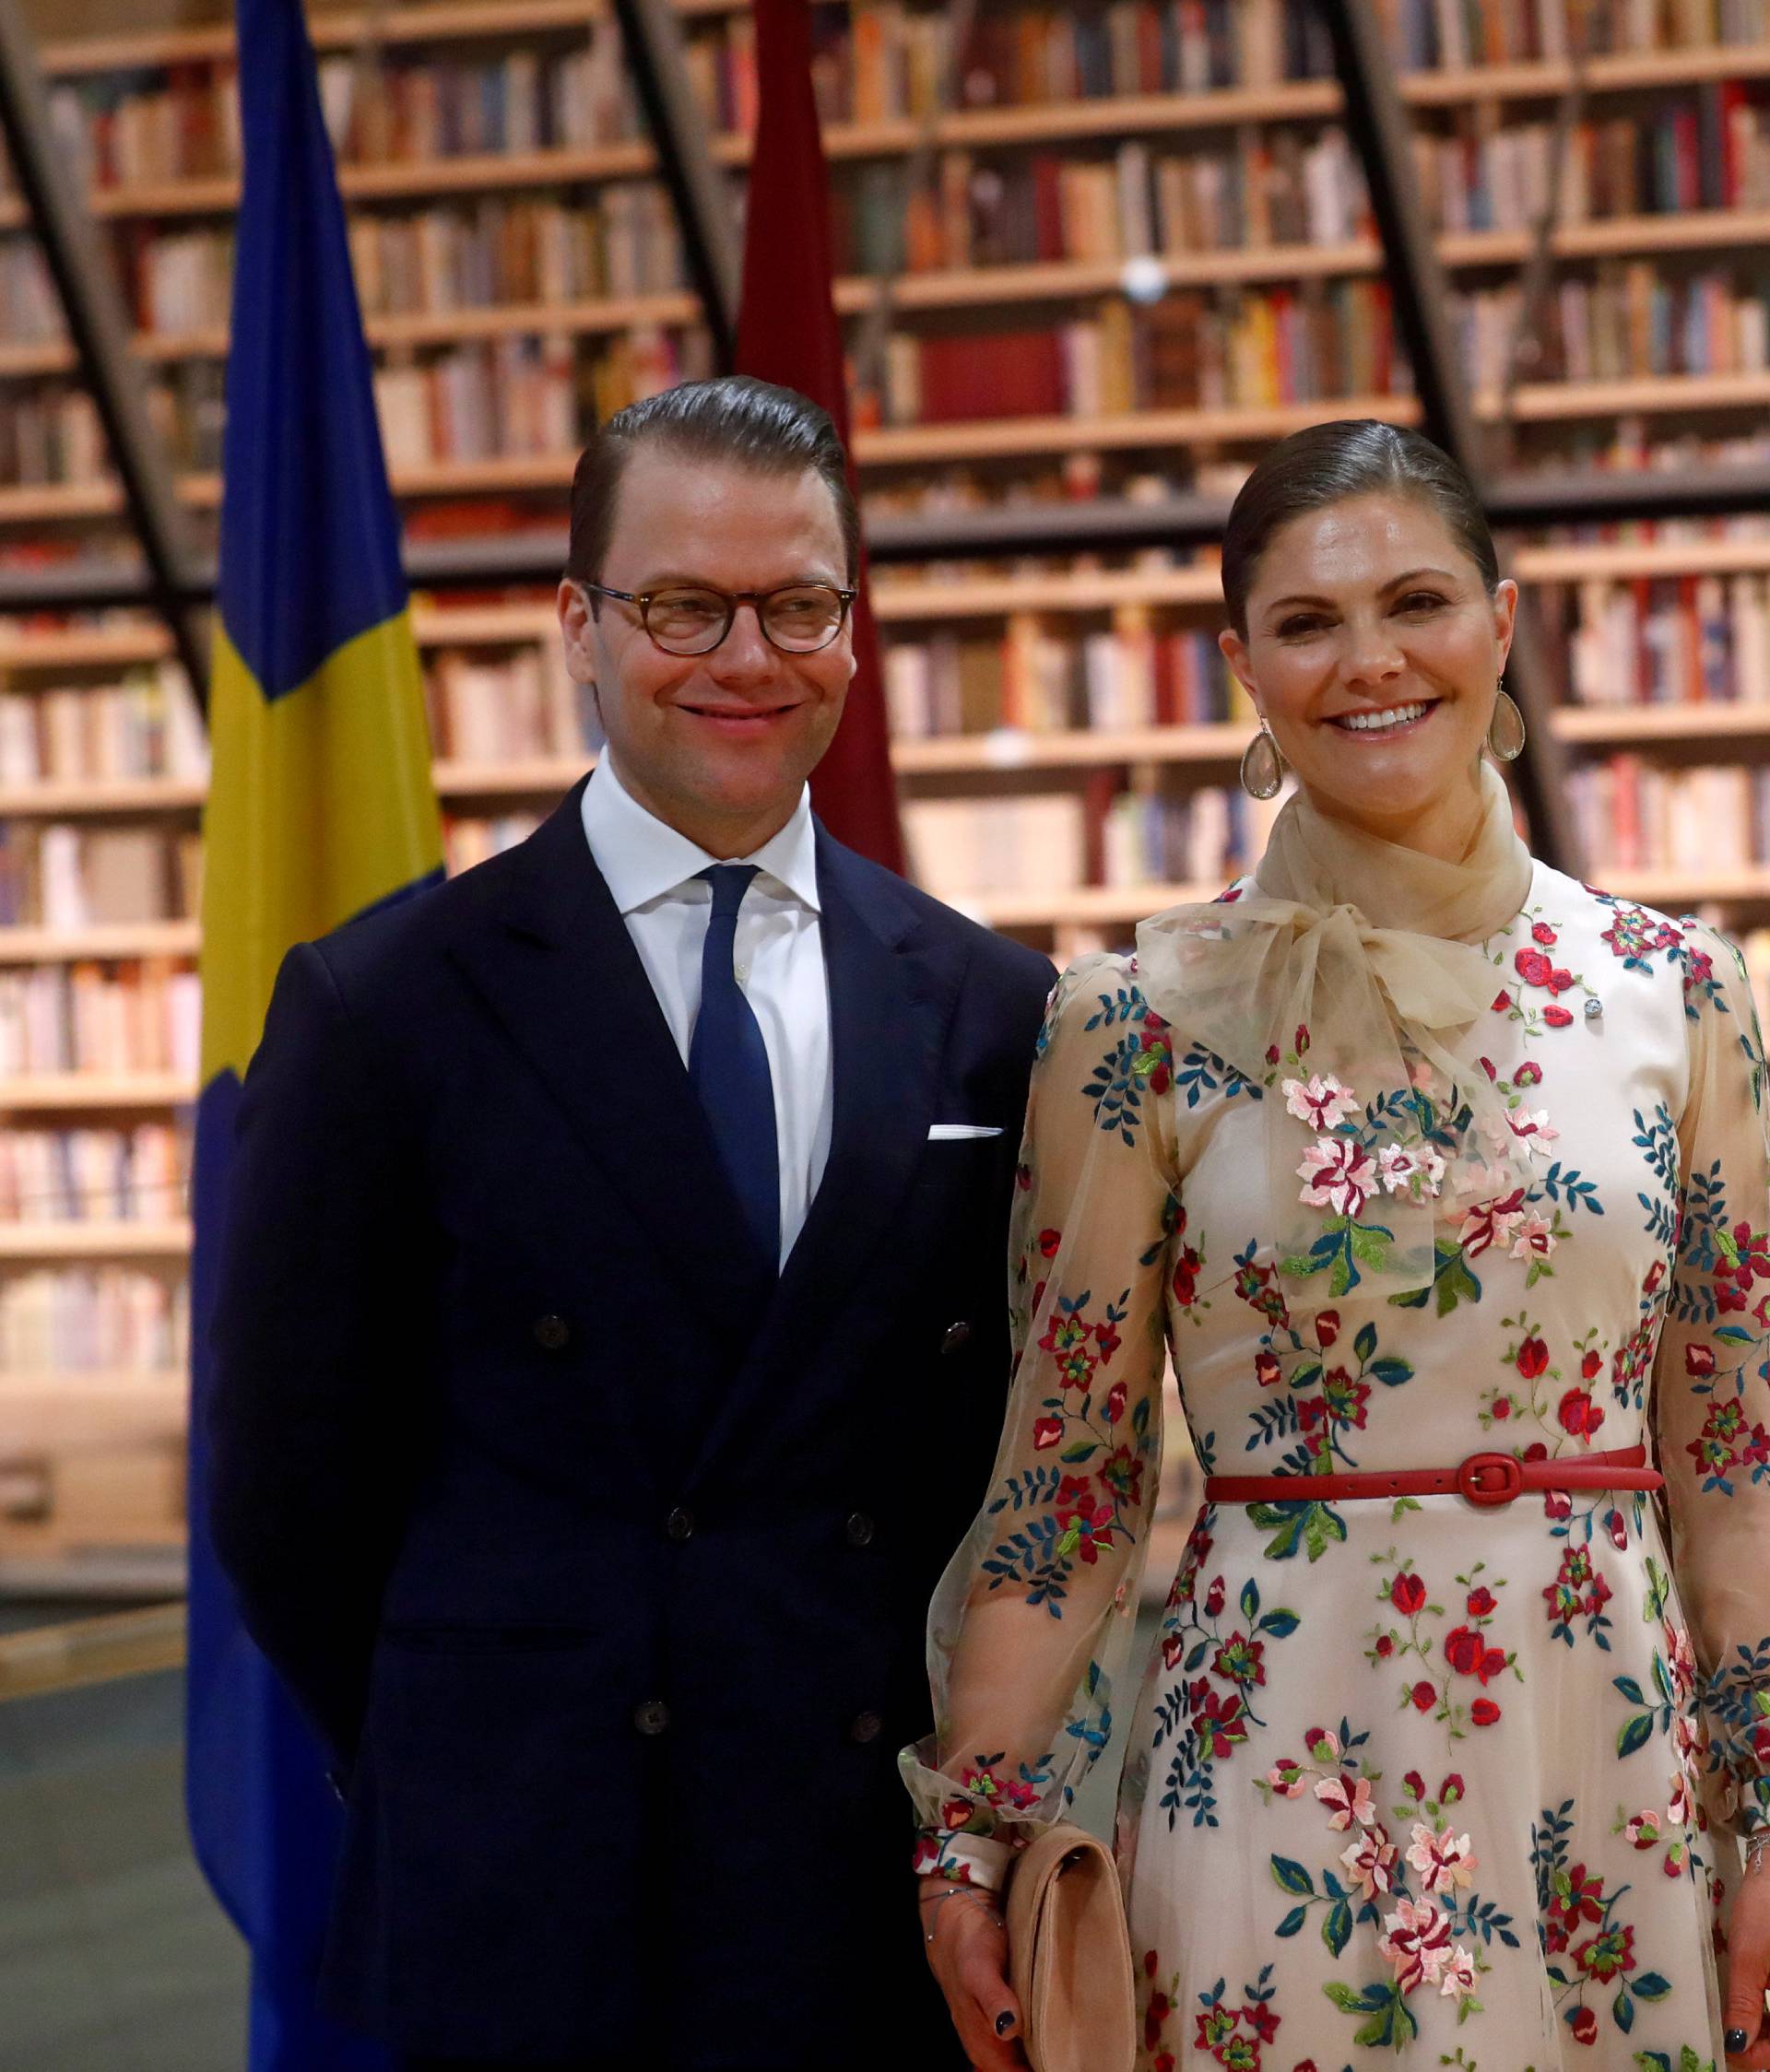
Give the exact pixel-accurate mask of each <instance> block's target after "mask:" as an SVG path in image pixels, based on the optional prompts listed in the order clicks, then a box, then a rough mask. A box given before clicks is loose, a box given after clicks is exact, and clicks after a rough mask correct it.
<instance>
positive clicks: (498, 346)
mask: <svg viewBox="0 0 1770 2072" xmlns="http://www.w3.org/2000/svg"><path fill="white" fill-rule="evenodd" d="M658 349H659V351H660V353H667V352H668V351H669V347H668V343H667V340H666V339H665V338H664V336H662V335H659V336H658ZM671 357H674V356H673V355H672V356H671ZM374 383H375V406H376V409H377V411H378V413H379V415H380V418H381V435H382V443H383V446H384V450H385V453H386V455H387V465H389V466H390V467H406V466H413V465H423V464H424V463H426V462H429V461H435V460H457V461H477V460H490V459H491V458H493V457H495V456H497V455H501V454H515V453H574V452H575V451H576V450H577V449H578V447H580V446H581V445H582V444H583V443H584V437H585V435H586V434H587V433H588V430H589V429H590V428H589V426H588V425H587V424H585V423H584V414H583V400H582V397H581V395H580V393H579V367H578V355H577V350H576V342H575V341H574V340H573V339H572V338H570V337H563V336H560V335H559V334H557V333H555V334H553V335H551V336H547V337H543V338H516V337H505V338H485V339H476V340H475V341H473V342H472V343H471V344H468V345H462V346H454V347H450V349H449V350H448V351H446V352H444V353H441V354H439V355H438V356H437V357H436V358H435V359H431V360H428V361H426V362H425V363H424V364H423V365H421V366H404V367H399V366H385V365H384V366H381V367H378V368H377V369H376V370H375V376H374Z"/></svg>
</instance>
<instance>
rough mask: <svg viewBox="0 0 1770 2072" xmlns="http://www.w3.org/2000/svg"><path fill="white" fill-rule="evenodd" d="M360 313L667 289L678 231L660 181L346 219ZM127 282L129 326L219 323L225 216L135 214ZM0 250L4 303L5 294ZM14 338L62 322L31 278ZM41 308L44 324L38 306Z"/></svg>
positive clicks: (184, 328) (224, 300) (54, 331)
mask: <svg viewBox="0 0 1770 2072" xmlns="http://www.w3.org/2000/svg"><path fill="white" fill-rule="evenodd" d="M349 234H350V255H351V261H352V265H353V268H354V271H355V274H356V280H357V293H358V297H359V299H360V302H361V304H362V310H363V313H364V315H365V316H368V317H377V316H407V315H418V314H428V315H443V314H446V313H447V312H451V311H454V310H479V309H492V308H497V307H500V306H501V305H504V304H509V303H535V302H540V303H566V302H579V301H589V300H596V299H598V298H602V297H611V296H630V295H652V294H667V293H669V292H671V291H672V290H674V289H676V288H679V287H680V286H681V285H682V282H683V279H684V275H683V271H682V261H681V240H680V238H679V236H678V231H677V226H676V218H675V215H674V212H673V211H672V209H671V207H670V204H669V197H668V195H667V194H666V193H665V191H664V190H663V189H662V188H661V187H658V186H656V185H655V184H653V183H652V182H646V181H620V182H610V183H609V184H608V185H607V186H605V187H602V188H599V189H598V190H596V194H595V196H594V197H592V198H588V199H586V200H585V201H584V202H583V203H582V204H578V203H573V204H571V205H568V204H566V203H563V202H559V201H552V200H546V199H537V198H529V197H524V196H517V197H510V196H505V195H501V194H494V195H487V196H480V197H478V198H476V199H472V200H465V201H459V202H454V203H450V204H446V205H445V204H439V205H438V206H435V207H433V208H428V209H421V210H418V211H414V212H412V213H408V214H402V215H398V216H388V215H361V214H359V215H357V216H355V217H353V218H351V221H350V232H349ZM117 249H118V251H119V253H120V255H121V263H122V265H123V271H124V288H125V292H126V294H127V297H128V300H129V303H130V307H131V309H132V311H133V312H134V315H135V319H136V324H138V326H139V327H140V328H141V329H142V330H144V331H150V332H159V333H162V334H166V335H171V336H177V335H180V334H182V333H185V332H191V331H202V330H215V329H219V328H222V327H224V326H225V325H226V324H227V323H228V321H229V316H230V297H231V294H232V286H233V231H232V229H231V228H230V227H218V228H214V229H196V230H183V229H178V230H174V229H171V228H160V227H158V226H155V225H152V224H149V223H146V222H144V223H141V224H139V225H131V226H130V227H129V234H127V235H126V236H123V237H120V238H119V239H118V240H117ZM8 287H9V281H8V276H7V273H6V269H5V266H4V265H3V264H0V317H4V315H5V312H6V310H7V308H8V304H7V301H6V296H7V294H8ZM17 301H18V316H17V324H18V328H17V329H16V330H11V331H10V332H9V335H11V336H17V337H18V338H19V339H21V340H23V339H27V338H44V337H54V336H59V335H60V324H59V317H58V314H57V312H56V310H55V308H54V306H53V302H52V304H50V305H49V306H48V307H47V309H46V310H45V309H44V308H43V307H42V306H41V303H40V301H39V300H38V299H37V298H36V295H35V286H34V283H33V282H30V281H29V280H23V281H21V282H20V283H19V288H18V298H17ZM44 316H46V318H47V322H46V324H45V325H44V326H43V327H41V328H39V327H38V320H39V319H40V318H41V317H44Z"/></svg>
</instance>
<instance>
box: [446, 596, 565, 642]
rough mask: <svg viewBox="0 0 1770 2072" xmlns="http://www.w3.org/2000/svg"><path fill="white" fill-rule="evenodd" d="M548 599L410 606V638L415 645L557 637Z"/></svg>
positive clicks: (554, 615) (556, 621) (557, 626)
mask: <svg viewBox="0 0 1770 2072" xmlns="http://www.w3.org/2000/svg"><path fill="white" fill-rule="evenodd" d="M559 630H560V620H559V615H558V613H557V612H556V611H555V610H554V608H553V603H552V600H551V598H549V599H548V600H547V602H545V603H541V602H538V601H537V602H536V603H534V604H523V605H471V606H460V607H459V608H457V609H454V610H452V609H451V608H450V607H449V606H446V605H427V604H423V603H419V602H415V603H414V604H413V606H412V637H413V639H414V640H416V641H417V642H418V644H419V647H500V646H502V645H503V644H504V643H505V642H512V641H548V640H555V639H557V638H558V637H559Z"/></svg>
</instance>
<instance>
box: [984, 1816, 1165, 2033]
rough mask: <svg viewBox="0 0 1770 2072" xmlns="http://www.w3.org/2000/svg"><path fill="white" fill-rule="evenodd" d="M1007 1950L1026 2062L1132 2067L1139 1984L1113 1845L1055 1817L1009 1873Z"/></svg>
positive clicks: (1023, 1852) (1022, 1853) (1016, 1861)
mask: <svg viewBox="0 0 1770 2072" xmlns="http://www.w3.org/2000/svg"><path fill="white" fill-rule="evenodd" d="M1008 1951H1009V1970H1010V1972H1012V1974H1013V1985H1014V1991H1015V1994H1016V1995H1017V1997H1018V1998H1019V2000H1020V2003H1021V2015H1022V2018H1023V2019H1022V2034H1021V2042H1022V2045H1023V2047H1024V2049H1025V2051H1026V2055H1027V2062H1028V2063H1029V2064H1030V2065H1031V2066H1032V2072H1131V2067H1132V2063H1133V2061H1134V2059H1135V2058H1136V2055H1137V1988H1136V1984H1135V1982H1134V1980H1133V1978H1132V1973H1131V1938H1130V1931H1129V1930H1128V1929H1127V1927H1126V1925H1125V1902H1124V1900H1123V1898H1122V1896H1121V1894H1120V1892H1119V1889H1118V1871H1117V1868H1116V1866H1115V1864H1114V1862H1113V1858H1112V1854H1111V1852H1110V1851H1109V1850H1108V1849H1107V1848H1106V1847H1105V1846H1104V1845H1103V1843H1102V1842H1097V1841H1096V1840H1095V1839H1094V1837H1093V1836H1092V1835H1091V1834H1089V1833H1087V1832H1086V1831H1085V1830H1083V1829H1081V1828H1078V1827H1074V1826H1071V1825H1069V1824H1068V1823H1066V1822H1059V1823H1058V1825H1057V1826H1056V1827H1055V1828H1052V1829H1051V1830H1050V1831H1048V1832H1047V1833H1044V1834H1043V1835H1041V1836H1040V1837H1039V1839H1038V1840H1037V1841H1036V1842H1030V1843H1029V1844H1028V1845H1027V1847H1026V1848H1025V1850H1023V1851H1022V1852H1021V1855H1020V1856H1019V1857H1018V1858H1017V1859H1016V1860H1015V1864H1014V1867H1013V1871H1012V1873H1011V1875H1010V1876H1009V1881H1008Z"/></svg>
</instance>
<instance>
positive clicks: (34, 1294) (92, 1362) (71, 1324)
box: [0, 1266, 191, 1375]
mask: <svg viewBox="0 0 1770 2072" xmlns="http://www.w3.org/2000/svg"><path fill="white" fill-rule="evenodd" d="M190 1357H191V1290H190V1283H189V1281H188V1280H187V1279H186V1278H185V1277H183V1275H179V1276H176V1277H168V1276H165V1275H161V1274H154V1273H148V1272H146V1271H144V1270H143V1269H142V1268H141V1267H138V1266H34V1267H30V1268H29V1269H27V1270H25V1271H23V1272H16V1271H15V1272H11V1273H5V1274H0V1374H41V1373H57V1374H60V1373H66V1374H89V1373H111V1374H127V1373H136V1374H144V1375H145V1374H149V1373H170V1372H176V1371H178V1370H181V1369H183V1368H184V1367H185V1366H186V1365H187V1364H188V1362H189V1360H190Z"/></svg>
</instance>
